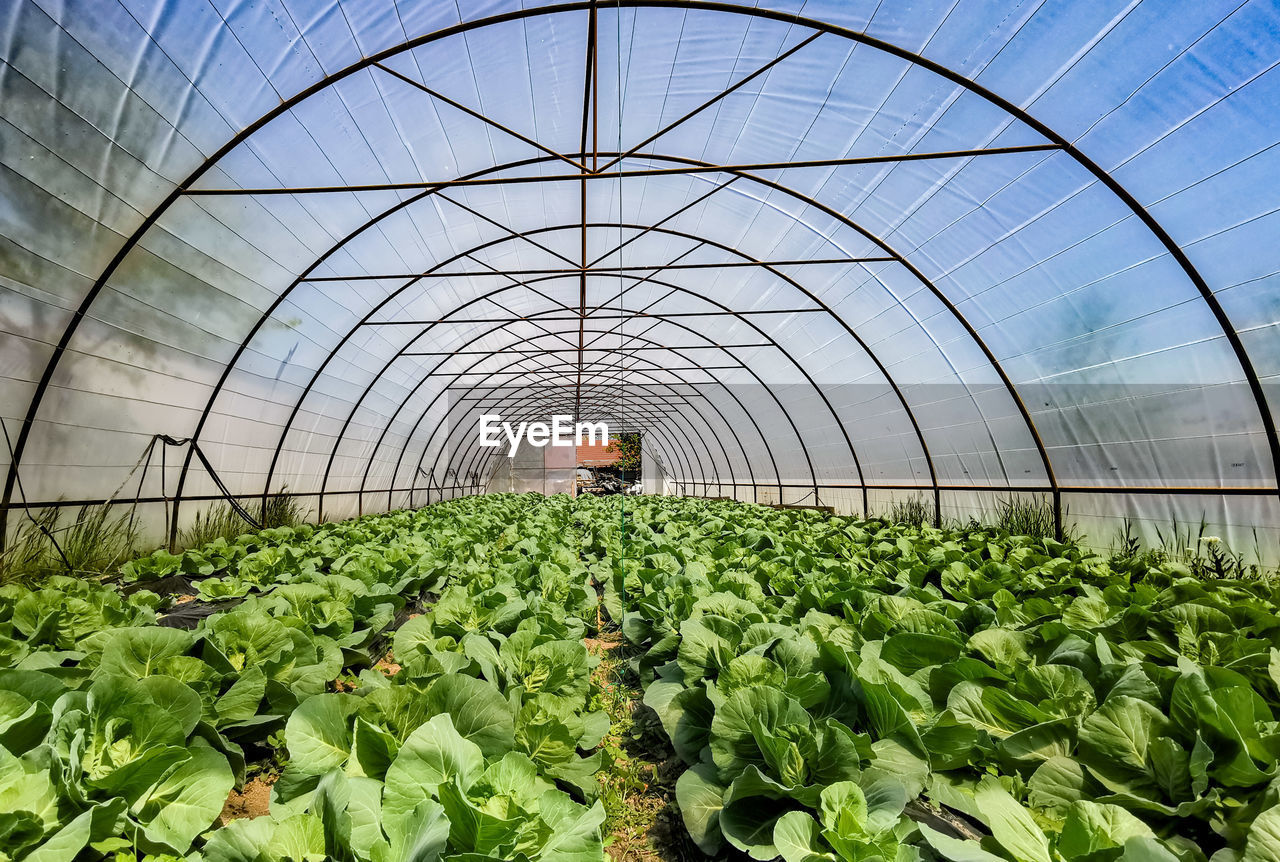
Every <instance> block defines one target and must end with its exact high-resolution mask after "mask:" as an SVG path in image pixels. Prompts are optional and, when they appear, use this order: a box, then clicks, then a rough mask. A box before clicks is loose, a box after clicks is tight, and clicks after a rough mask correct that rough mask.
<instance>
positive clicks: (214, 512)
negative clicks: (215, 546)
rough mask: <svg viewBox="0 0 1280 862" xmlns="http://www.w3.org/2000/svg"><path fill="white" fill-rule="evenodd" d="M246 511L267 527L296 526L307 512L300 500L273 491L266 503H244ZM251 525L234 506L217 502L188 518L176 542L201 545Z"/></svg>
mask: <svg viewBox="0 0 1280 862" xmlns="http://www.w3.org/2000/svg"><path fill="white" fill-rule="evenodd" d="M246 508H247V509H248V510H249V514H251V515H253V516H254V518H256V519H257V520H258V522H259V523H260V524H262V528H263V529H268V528H270V527H296V526H297V525H298V524H301V523H303V522H304V521H305V520H306V518H307V515H308V514H310V513H309V512H307V511H306V510H304V509H303V508H302V502H301V500H300V499H299V498H297V497H293V496H290V495H288V494H284V493H280V494H273V495H271V496H270V497H268V498H267V500H266V503H265V504H264V503H258V504H257V505H256V507H255V506H254V505H253V504H250V505H249V506H247V507H246ZM252 531H253V528H252V527H250V526H249V524H248V522H246V521H245V519H244V518H242V517H240V515H239V513H237V512H236V511H235V510H234V509H232V508H231V506H230V505H228V504H227V503H218V504H217V505H214V506H210V507H209V508H208V509H206V510H205V511H203V512H197V513H196V516H195V519H194V520H193V521H192V522H191V526H190V527H188V528H187V529H185V530H183V531H182V532H181V534H180V535H179V538H178V544H179V545H181V546H182V547H184V548H198V547H200V546H201V545H207V544H209V543H210V542H212V541H214V540H215V539H219V538H221V539H227V540H228V541H230V540H232V539H234V538H236V537H237V536H242V535H244V534H245V533H249V532H252Z"/></svg>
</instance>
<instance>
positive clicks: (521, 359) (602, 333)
mask: <svg viewBox="0 0 1280 862" xmlns="http://www.w3.org/2000/svg"><path fill="white" fill-rule="evenodd" d="M498 328H499V327H495V331H496V329H498ZM587 331H589V332H591V333H593V334H599V335H600V336H601V337H603V336H605V335H610V334H613V330H594V329H593V330H587ZM486 334H487V333H486ZM479 337H483V336H477V338H479ZM550 337H560V336H559V335H558V334H556V333H544V334H542V335H538V336H534V338H535V339H541V338H550ZM631 338H632V339H633V340H638V341H644V342H646V343H650V344H655V345H657V344H658V343H657V342H655V341H653V340H652V339H649V338H647V337H646V336H644V335H643V334H641V335H638V336H631ZM473 340H474V339H473ZM528 340H533V339H528ZM596 340H597V341H598V340H599V339H596ZM592 343H593V344H594V343H595V342H592ZM658 347H659V349H662V350H666V351H670V352H672V353H674V354H676V355H677V356H680V357H681V358H682V359H685V360H686V361H692V360H690V359H689V357H688V356H685V355H684V354H683V353H682V352H681V351H683V350H688V349H700V350H701V349H706V348H703V347H694V348H690V347H687V346H676V347H671V346H669V345H658ZM572 349H573V348H572V347H570V348H566V349H564V350H562V351H560V352H570V351H571V350H572ZM590 349H591V350H592V351H597V352H602V353H610V354H613V353H624V352H625V351H622V350H621V349H617V348H611V347H599V348H597V347H591V348H590ZM546 354H547V351H538V352H537V353H535V354H533V356H542V355H546ZM500 355H501V354H499V353H486V354H483V355H481V356H480V358H479V359H477V360H476V361H475V362H473V363H471V365H469V366H468V367H467V368H466V369H465V370H464V371H463V372H460V373H459V374H458V375H455V378H456V377H457V376H460V375H461V374H463V373H483V372H471V371H470V369H471V368H474V367H475V366H476V365H479V364H480V363H481V362H484V361H486V360H488V359H492V358H493V357H494V356H500ZM528 358H529V357H528V356H523V355H522V356H520V357H517V358H516V359H513V360H511V361H510V362H508V363H507V364H506V365H504V366H500V368H498V369H494V370H493V371H492V372H490V374H489V375H488V376H490V377H491V376H492V375H493V374H494V373H500V372H501V371H502V370H504V369H507V368H510V367H512V366H513V365H516V364H518V363H520V362H524V361H527V360H528ZM730 358H732V359H735V360H738V357H736V356H732V354H730ZM738 362H739V366H741V367H742V368H743V369H744V370H747V369H746V366H745V364H743V363H742V362H741V360H738ZM441 364H443V363H441ZM437 367H438V366H437ZM425 380H426V379H425V378H424V379H423V380H422V381H419V383H418V384H417V385H416V386H415V387H414V389H413V390H412V391H411V392H410V393H409V394H408V395H407V396H406V397H405V399H404V401H403V402H402V403H401V405H400V408H398V409H397V411H396V415H398V414H399V411H400V409H403V407H404V405H405V404H407V403H408V400H409V399H410V398H412V397H413V395H414V394H415V393H416V392H417V390H418V389H419V388H420V387H421V386H422V384H423V383H425ZM481 382H483V381H481ZM479 385H480V383H479V382H477V383H475V384H473V385H472V386H471V387H470V389H469V390H466V391H469V392H473V391H475V388H476V387H477V386H479ZM685 385H689V384H685ZM716 385H718V386H720V387H721V388H722V389H724V390H725V392H726V393H727V394H728V395H729V397H730V398H732V399H733V401H734V403H735V404H737V405H738V407H739V409H741V410H742V411H743V413H744V415H746V416H747V418H748V420H749V421H750V422H751V424H752V427H754V428H755V431H756V434H757V435H758V436H759V437H760V439H761V442H762V443H763V444H764V447H765V453H766V454H767V455H768V456H769V461H770V464H771V465H772V467H773V471H774V476H775V478H776V479H777V481H778V482H779V483H781V482H782V474H781V471H779V470H778V465H777V460H776V459H775V458H774V455H773V447H772V446H770V445H769V439H768V437H767V436H765V434H764V432H763V431H761V430H760V426H759V424H758V423H757V422H756V421H755V417H754V416H752V415H751V412H750V411H748V410H747V409H746V407H745V406H744V405H743V404H742V402H741V401H739V400H738V398H737V396H736V395H735V394H734V393H733V390H731V389H729V388H728V386H726V385H725V384H724V382H723V381H716ZM444 391H445V390H443V389H442V390H441V392H438V393H436V395H435V397H433V398H432V400H431V401H430V402H429V403H428V404H427V406H426V407H425V408H424V409H423V411H422V413H421V414H420V415H419V417H418V419H417V420H416V421H415V422H414V425H413V428H412V429H411V430H410V432H409V433H408V434H407V435H405V445H404V446H402V447H401V450H400V455H399V456H398V457H397V459H396V465H395V467H394V469H393V472H392V475H393V476H396V475H399V473H400V467H401V464H402V463H403V460H404V455H405V454H406V452H407V449H408V444H409V441H411V440H412V439H413V437H414V435H415V434H416V433H417V429H418V426H419V425H420V424H421V423H422V420H423V418H424V417H425V416H426V414H427V412H428V411H430V409H431V408H432V407H433V406H434V405H435V402H436V401H438V400H439V399H440V397H441V396H442V395H443V394H444ZM707 403H708V405H709V406H710V407H711V409H712V410H713V411H715V413H716V415H717V416H719V417H720V419H721V421H722V422H724V423H725V426H726V427H727V428H728V429H729V432H730V434H731V435H732V436H733V437H734V441H735V443H737V445H738V448H739V450H740V451H742V452H743V455H744V458H745V457H746V448H745V447H744V446H743V445H742V441H741V439H740V438H739V437H738V434H737V430H736V429H735V428H734V427H733V424H732V423H730V422H728V420H726V419H725V417H724V414H723V413H721V412H720V409H719V408H718V407H717V406H716V405H715V404H714V402H711V401H708V402H707ZM690 406H692V405H690ZM694 409H695V412H696V413H698V414H699V418H701V419H702V421H703V422H704V423H705V424H706V425H707V427H708V429H710V428H711V423H710V422H708V421H707V419H706V418H705V417H704V416H702V415H701V411H698V410H697V408H694ZM394 419H395V417H394V416H393V417H392V419H391V420H389V421H388V424H387V426H386V427H384V429H383V432H382V435H381V437H380V438H379V443H378V444H377V446H375V453H376V450H377V448H380V447H381V440H382V439H383V438H385V436H386V433H387V430H388V429H389V428H390V423H391V422H393V421H394ZM432 436H433V437H434V434H433V435H432ZM429 444H430V438H429V439H428V440H427V443H426V444H424V446H423V455H422V457H423V458H425V453H426V450H427V446H428V445H429ZM721 445H723V444H721ZM421 462H422V459H421V458H420V459H419V461H418V465H419V466H421ZM747 463H748V464H750V461H749V459H748V461H747ZM372 465H373V459H372V457H371V458H370V459H369V460H368V461H367V462H366V466H365V479H364V482H363V483H362V484H361V493H363V492H364V488H365V484H366V483H367V481H368V473H369V470H370V469H371V468H372ZM414 475H415V476H416V475H417V474H416V473H415V474H414ZM748 476H749V478H751V479H752V480H753V481H754V478H755V476H754V470H752V469H751V468H750V467H748ZM389 487H392V488H394V487H395V483H394V481H393V482H391V483H390V485H389ZM390 493H391V492H388V494H389V496H388V498H387V499H388V506H390V505H391V497H390Z"/></svg>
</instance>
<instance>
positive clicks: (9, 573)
mask: <svg viewBox="0 0 1280 862" xmlns="http://www.w3.org/2000/svg"><path fill="white" fill-rule="evenodd" d="M64 512H65V510H61V509H53V508H50V509H44V510H42V511H39V512H36V513H34V514H29V516H28V517H27V519H26V520H25V521H23V522H22V524H21V525H20V526H19V527H18V529H17V531H16V532H15V534H14V536H13V540H12V541H11V542H10V543H9V544H8V546H7V547H6V548H5V551H4V554H3V555H2V556H0V583H3V584H7V583H24V584H31V583H37V582H39V581H42V580H44V579H45V578H47V577H49V576H50V575H57V574H61V575H74V576H76V577H81V578H89V579H93V578H101V577H104V576H106V575H110V574H113V573H114V572H115V570H116V569H117V568H119V567H120V565H121V564H123V563H125V562H127V561H128V560H130V559H132V558H133V557H134V556H135V555H136V554H137V552H138V549H137V546H138V539H139V526H138V522H137V520H136V519H135V518H134V516H133V511H132V508H131V507H129V506H128V505H127V504H116V505H114V506H113V505H112V504H110V503H101V504H97V505H91V506H81V507H80V508H79V510H78V511H76V512H75V514H74V515H73V516H72V517H71V518H70V519H69V520H68V519H66V518H65V514H64Z"/></svg>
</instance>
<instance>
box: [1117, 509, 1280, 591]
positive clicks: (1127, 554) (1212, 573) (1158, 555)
mask: <svg viewBox="0 0 1280 862" xmlns="http://www.w3.org/2000/svg"><path fill="white" fill-rule="evenodd" d="M1154 529H1155V533H1156V539H1157V540H1158V541H1159V543H1160V544H1159V546H1158V547H1153V548H1147V547H1145V546H1144V545H1143V544H1142V541H1141V540H1140V539H1139V538H1138V537H1137V535H1136V534H1135V533H1134V530H1133V522H1131V521H1130V520H1129V519H1128V518H1125V520H1124V526H1123V527H1122V528H1121V530H1120V531H1119V533H1118V534H1117V535H1116V536H1115V538H1113V539H1112V541H1111V547H1110V551H1111V560H1112V562H1113V564H1125V565H1131V566H1141V567H1147V568H1150V567H1154V566H1159V565H1162V564H1164V563H1176V564H1178V565H1181V566H1185V567H1186V568H1187V569H1188V570H1189V571H1190V572H1191V574H1192V575H1194V576H1195V577H1197V578H1202V579H1215V578H1247V579H1266V580H1269V579H1272V578H1275V577H1277V576H1280V572H1277V571H1276V570H1275V569H1270V568H1267V567H1266V566H1264V565H1262V562H1261V554H1260V551H1259V543H1258V535H1257V531H1256V530H1255V531H1254V549H1253V559H1252V561H1250V560H1249V558H1247V557H1246V556H1245V554H1244V553H1243V552H1240V551H1235V550H1232V549H1231V548H1230V547H1229V546H1228V545H1227V543H1226V542H1224V541H1223V540H1222V539H1221V538H1219V537H1218V536H1210V535H1206V531H1207V529H1208V524H1207V522H1206V521H1205V519H1204V518H1201V519H1200V524H1199V526H1198V528H1196V529H1195V530H1194V531H1193V529H1192V527H1191V525H1190V524H1180V523H1178V522H1177V521H1174V522H1173V524H1172V525H1171V526H1169V527H1166V528H1165V529H1161V528H1160V526H1159V525H1156V526H1155V527H1154Z"/></svg>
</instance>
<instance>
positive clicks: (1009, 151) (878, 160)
mask: <svg viewBox="0 0 1280 862" xmlns="http://www.w3.org/2000/svg"><path fill="white" fill-rule="evenodd" d="M1058 149H1061V146H1060V145H1058V144H1029V145H1027V146H1018V147H978V148H975V149H970V150H942V151H937V152H927V153H900V154H897V155H886V156H851V157H848V158H843V159H808V160H805V161H790V162H746V163H742V164H732V165H683V166H681V167H678V168H633V169H631V170H628V171H615V172H613V173H609V174H593V173H586V174H547V175H521V176H514V177H477V178H475V179H456V180H431V181H426V180H419V181H417V182H409V183H358V184H356V183H353V184H349V185H342V186H283V187H280V188H272V187H270V186H266V187H255V188H243V189H237V188H209V189H191V190H189V191H187V192H185V194H187V195H195V196H201V197H208V196H229V195H230V196H234V195H316V194H335V193H338V192H345V193H354V192H386V191H421V190H423V189H446V188H457V187H459V186H505V185H522V184H524V183H564V182H578V181H582V180H584V179H586V180H594V179H604V180H618V179H624V180H625V179H635V178H638V177H663V176H681V175H685V174H714V173H728V174H741V173H753V174H754V173H759V172H760V171H786V170H795V169H800V168H840V167H848V166H850V165H880V164H893V163H898V162H924V161H935V160H937V159H969V158H975V157H978V156H1007V155H1013V154H1017V153H1042V152H1046V151H1050V150H1058ZM632 158H653V156H633V157H632ZM659 158H663V159H665V156H662V157H659Z"/></svg>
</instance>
